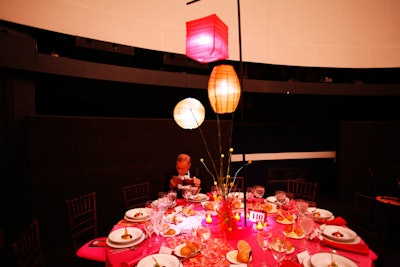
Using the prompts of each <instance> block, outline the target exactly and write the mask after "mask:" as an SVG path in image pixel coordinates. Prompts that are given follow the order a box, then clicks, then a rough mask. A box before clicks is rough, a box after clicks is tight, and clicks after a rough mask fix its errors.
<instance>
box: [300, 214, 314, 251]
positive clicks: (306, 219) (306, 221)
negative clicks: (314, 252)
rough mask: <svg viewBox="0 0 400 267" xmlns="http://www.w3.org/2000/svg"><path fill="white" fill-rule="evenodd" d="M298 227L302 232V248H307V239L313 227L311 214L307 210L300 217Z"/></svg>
mask: <svg viewBox="0 0 400 267" xmlns="http://www.w3.org/2000/svg"><path fill="white" fill-rule="evenodd" d="M300 228H301V230H303V232H304V235H305V236H304V239H303V240H304V248H305V249H307V239H308V237H309V235H310V233H311V231H312V230H313V228H314V219H313V216H312V214H310V213H308V212H307V213H305V214H304V215H303V216H302V217H301V218H300Z"/></svg>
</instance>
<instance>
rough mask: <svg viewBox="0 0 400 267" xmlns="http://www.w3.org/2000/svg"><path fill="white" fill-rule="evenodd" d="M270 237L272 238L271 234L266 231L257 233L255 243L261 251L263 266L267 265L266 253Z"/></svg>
mask: <svg viewBox="0 0 400 267" xmlns="http://www.w3.org/2000/svg"><path fill="white" fill-rule="evenodd" d="M271 236H272V234H271V233H270V232H268V231H258V232H257V243H258V245H259V246H260V248H261V249H262V251H263V255H264V262H265V265H266V264H267V261H266V252H267V249H268V247H269V241H270V239H271Z"/></svg>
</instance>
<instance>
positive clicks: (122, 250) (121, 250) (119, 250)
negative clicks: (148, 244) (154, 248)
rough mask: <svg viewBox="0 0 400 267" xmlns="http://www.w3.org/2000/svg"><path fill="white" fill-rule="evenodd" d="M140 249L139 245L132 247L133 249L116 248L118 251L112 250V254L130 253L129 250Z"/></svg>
mask: <svg viewBox="0 0 400 267" xmlns="http://www.w3.org/2000/svg"><path fill="white" fill-rule="evenodd" d="M137 248H138V245H135V246H132V247H127V248H116V249H110V252H111V253H112V254H116V253H120V252H124V251H128V250H136V249H137Z"/></svg>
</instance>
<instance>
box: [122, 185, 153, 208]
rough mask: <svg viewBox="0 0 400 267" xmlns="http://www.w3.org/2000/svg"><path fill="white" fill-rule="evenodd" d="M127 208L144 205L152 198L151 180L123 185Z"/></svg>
mask: <svg viewBox="0 0 400 267" xmlns="http://www.w3.org/2000/svg"><path fill="white" fill-rule="evenodd" d="M122 191H123V194H124V205H125V209H126V210H129V209H132V208H137V207H144V206H145V204H146V201H148V200H149V199H150V185H149V182H144V183H138V184H132V185H126V186H123V187H122Z"/></svg>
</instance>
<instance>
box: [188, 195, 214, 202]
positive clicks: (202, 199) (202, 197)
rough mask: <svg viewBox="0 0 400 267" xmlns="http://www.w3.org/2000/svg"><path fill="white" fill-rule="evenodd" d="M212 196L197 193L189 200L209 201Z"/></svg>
mask: <svg viewBox="0 0 400 267" xmlns="http://www.w3.org/2000/svg"><path fill="white" fill-rule="evenodd" d="M209 199H210V198H209V197H208V196H207V195H206V194H202V193H200V194H197V195H196V196H194V197H192V198H189V199H188V200H189V201H192V202H203V201H208V200H209Z"/></svg>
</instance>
